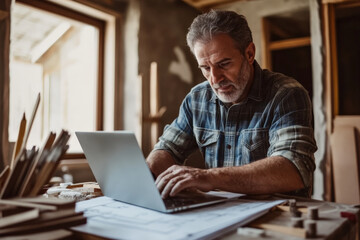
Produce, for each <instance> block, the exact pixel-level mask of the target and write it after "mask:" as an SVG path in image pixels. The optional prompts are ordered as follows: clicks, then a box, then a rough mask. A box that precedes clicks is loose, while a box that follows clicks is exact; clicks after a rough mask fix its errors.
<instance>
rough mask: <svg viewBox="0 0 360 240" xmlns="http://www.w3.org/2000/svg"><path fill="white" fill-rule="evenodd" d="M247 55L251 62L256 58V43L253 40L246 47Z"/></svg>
mask: <svg viewBox="0 0 360 240" xmlns="http://www.w3.org/2000/svg"><path fill="white" fill-rule="evenodd" d="M245 57H246V60H247V61H248V62H249V64H253V63H254V60H255V44H254V43H253V42H251V43H250V44H249V45H248V46H247V48H246V49H245Z"/></svg>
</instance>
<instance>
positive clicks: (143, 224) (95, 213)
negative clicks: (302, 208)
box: [72, 197, 284, 240]
mask: <svg viewBox="0 0 360 240" xmlns="http://www.w3.org/2000/svg"><path fill="white" fill-rule="evenodd" d="M283 202H284V200H276V201H253V200H251V201H250V200H242V199H236V200H232V201H229V202H226V203H221V204H217V205H212V206H208V207H203V208H198V209H193V210H189V211H185V212H179V213H172V214H168V213H161V212H157V211H153V210H149V209H146V208H141V207H137V206H134V205H130V204H127V203H123V202H119V201H115V200H113V199H111V198H108V197H99V198H95V199H92V200H87V201H82V202H79V203H77V205H76V211H83V212H84V214H85V216H86V217H87V223H86V224H84V225H80V226H76V227H73V228H72V230H75V231H79V232H84V233H88V234H93V235H97V236H101V237H106V238H111V239H147V240H150V239H156V240H162V239H205V238H206V239H211V238H215V237H219V236H221V234H223V233H224V232H225V231H229V229H231V228H235V227H239V226H242V225H245V224H247V223H249V222H250V221H252V220H254V219H256V218H258V217H259V216H261V215H263V214H265V213H266V212H267V211H268V210H269V209H271V208H272V207H274V206H276V205H278V204H281V203H283Z"/></svg>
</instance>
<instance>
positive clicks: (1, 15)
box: [0, 10, 9, 21]
mask: <svg viewBox="0 0 360 240" xmlns="http://www.w3.org/2000/svg"><path fill="white" fill-rule="evenodd" d="M8 16H9V13H8V12H5V11H3V10H0V21H1V20H3V19H5V18H7V17H8Z"/></svg>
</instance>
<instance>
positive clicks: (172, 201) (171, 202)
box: [163, 195, 222, 209]
mask: <svg viewBox="0 0 360 240" xmlns="http://www.w3.org/2000/svg"><path fill="white" fill-rule="evenodd" d="M219 199H222V198H221V197H217V196H208V195H195V196H194V195H192V196H189V197H169V198H166V199H164V200H163V201H164V203H165V206H166V208H168V209H171V208H176V207H183V206H188V205H194V204H200V203H204V202H209V201H214V200H219Z"/></svg>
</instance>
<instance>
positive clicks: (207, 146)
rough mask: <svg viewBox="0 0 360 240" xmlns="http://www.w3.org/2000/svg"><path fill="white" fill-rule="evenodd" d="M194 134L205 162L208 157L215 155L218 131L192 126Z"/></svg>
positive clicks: (211, 157)
mask: <svg viewBox="0 0 360 240" xmlns="http://www.w3.org/2000/svg"><path fill="white" fill-rule="evenodd" d="M194 134H195V138H196V141H197V144H198V146H199V149H200V151H201V153H202V155H203V156H204V158H205V160H206V162H208V160H209V159H214V158H215V156H216V155H217V154H216V153H217V143H218V140H219V136H220V131H219V130H213V129H206V128H198V127H196V128H194Z"/></svg>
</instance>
